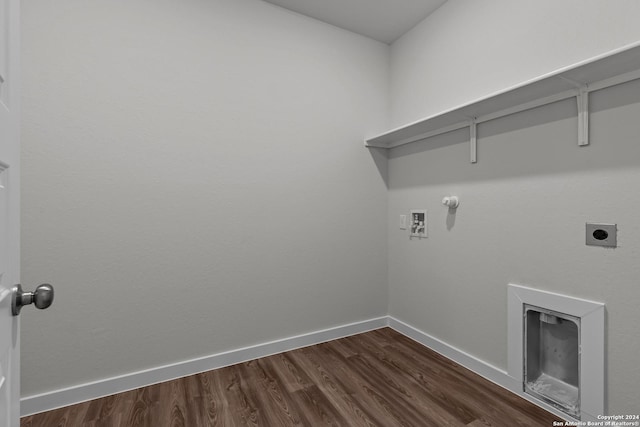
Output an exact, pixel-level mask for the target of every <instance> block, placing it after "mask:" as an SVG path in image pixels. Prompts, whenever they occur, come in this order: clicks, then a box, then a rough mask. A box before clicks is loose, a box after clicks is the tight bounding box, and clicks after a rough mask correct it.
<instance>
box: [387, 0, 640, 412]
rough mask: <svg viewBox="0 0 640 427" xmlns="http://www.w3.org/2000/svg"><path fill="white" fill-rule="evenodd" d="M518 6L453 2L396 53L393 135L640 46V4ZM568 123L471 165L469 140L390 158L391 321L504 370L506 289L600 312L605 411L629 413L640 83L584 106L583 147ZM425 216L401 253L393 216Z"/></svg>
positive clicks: (542, 117)
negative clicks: (536, 291)
mask: <svg viewBox="0 0 640 427" xmlns="http://www.w3.org/2000/svg"><path fill="white" fill-rule="evenodd" d="M512 3H517V5H518V6H515V5H512ZM525 3H526V2H510V1H477V2H475V1H474V2H469V1H457V0H450V1H449V2H447V3H446V4H445V5H444V6H443V7H442V8H440V9H439V10H438V11H436V12H435V13H434V14H433V15H432V16H431V17H429V18H427V20H426V21H424V22H423V23H422V24H421V25H420V26H419V27H417V28H415V29H414V30H413V31H412V32H411V33H409V34H407V35H406V36H405V37H404V38H403V39H400V40H399V41H398V42H397V43H396V44H395V45H393V46H392V82H393V83H392V92H391V94H392V99H393V104H392V105H393V109H392V116H393V120H394V122H397V123H395V124H401V123H406V122H409V121H411V120H415V119H417V118H419V117H421V116H425V115H428V114H433V113H435V112H436V111H438V110H443V109H445V108H448V107H452V106H455V105H456V104H459V103H461V102H464V101H469V100H471V99H474V98H477V97H478V96H482V95H485V94H488V93H491V92H494V91H496V90H498V89H500V88H504V87H506V86H508V85H510V84H515V83H518V82H521V81H525V80H527V79H529V78H531V77H533V76H535V75H539V74H543V73H546V72H550V71H553V70H554V69H557V68H560V67H562V66H566V65H569V64H571V63H574V62H578V61H580V60H584V59H587V58H589V57H591V56H595V55H597V54H600V53H602V52H604V51H606V50H610V49H614V48H617V47H620V46H623V45H625V44H627V43H631V42H632V41H634V40H639V39H640V29H639V28H638V27H637V25H636V24H635V23H632V22H631V21H630V18H629V15H632V16H638V13H639V12H640V9H639V7H640V5H639V4H637V3H635V4H633V5H632V4H631V3H629V2H622V1H621V2H607V3H606V4H605V3H604V2H580V3H581V4H583V6H584V7H583V8H569V7H567V6H568V5H569V4H571V3H573V5H574V6H575V3H576V2H569V1H567V2H529V3H527V4H525ZM600 5H601V6H602V7H600ZM571 11H573V12H575V13H577V14H579V16H580V19H574V17H572V16H571V15H570V12H571ZM614 18H615V19H614ZM598 23H599V25H596V24H598ZM584 25H586V26H587V27H586V28H589V31H591V33H587V31H586V29H585V27H583V26H584ZM533 28H538V29H539V31H538V32H533V31H532V29H533ZM569 28H571V29H575V31H576V33H577V34H575V35H574V34H571V33H570V31H569ZM436 35H437V36H436ZM464 58H466V59H467V63H466V65H465V64H464ZM463 65H464V67H463ZM427 94H429V95H431V96H427ZM448 95H450V96H448ZM576 114H577V111H576V105H575V100H567V101H563V102H559V103H556V104H552V105H549V106H545V107H541V108H538V109H536V110H532V111H528V112H523V113H520V114H516V115H512V116H509V117H504V118H501V119H497V120H493V121H490V122H486V123H482V124H481V125H479V127H478V138H479V139H478V163H477V164H475V165H472V164H470V163H469V145H468V140H469V132H468V130H460V131H456V132H452V133H449V134H446V135H442V136H440V137H437V138H432V139H429V140H426V141H423V142H419V143H415V144H410V145H407V146H404V147H399V148H396V149H392V150H391V151H390V153H389V164H388V168H389V226H388V227H389V286H390V303H389V304H390V305H389V312H390V315H392V316H394V317H396V318H398V319H399V320H402V321H404V322H407V323H409V324H411V325H413V326H414V327H416V328H418V329H420V330H422V331H424V332H426V333H428V334H430V335H432V336H434V337H436V338H439V339H441V340H442V341H444V342H446V343H448V344H450V345H452V346H454V347H457V348H459V349H461V350H463V351H465V352H467V353H469V354H470V355H472V356H475V357H477V358H479V359H481V360H484V361H485V362H487V363H489V364H491V365H494V366H496V367H497V368H499V369H503V370H506V367H507V366H506V365H507V342H506V338H507V325H506V319H507V307H506V303H507V299H506V295H507V284H508V283H517V284H523V285H528V286H531V287H534V288H540V289H545V290H549V291H554V292H558V293H563V294H568V295H572V296H576V297H582V298H586V299H592V300H596V301H602V302H604V303H606V305H607V334H608V342H607V352H608V361H607V369H608V388H607V390H608V399H609V412H610V413H612V414H616V413H636V412H637V409H638V406H637V404H638V400H639V399H640V396H639V394H638V387H637V384H638V382H640V368H639V367H638V364H637V355H638V354H639V353H640V342H639V341H638V340H637V336H638V334H637V325H638V324H640V311H639V310H638V309H637V307H638V306H639V305H640V288H638V277H640V264H639V263H638V255H639V254H640V223H639V222H638V220H637V218H638V215H637V210H638V209H639V208H640V192H639V191H638V184H637V183H638V182H640V144H638V135H639V134H640V121H639V120H638V117H640V82H638V81H636V82H633V83H628V84H625V85H621V86H618V87H613V88H609V89H605V90H602V91H598V92H594V93H592V95H591V145H590V146H588V147H583V148H581V147H578V145H577V118H576ZM451 194H453V195H457V196H459V197H460V200H461V204H460V208H459V209H458V210H457V212H456V213H455V215H453V214H452V215H450V214H449V212H448V211H447V209H446V208H445V207H444V206H442V205H441V200H442V197H443V196H446V195H451ZM422 208H426V209H428V211H429V221H430V223H429V230H428V231H429V238H428V239H425V240H422V241H415V240H414V241H410V240H409V239H408V235H407V231H405V230H400V229H399V228H398V216H399V215H401V214H408V213H409V210H410V209H422ZM587 221H600V222H613V223H617V224H618V227H619V235H618V237H619V247H618V248H616V249H603V248H596V247H587V246H585V243H584V227H585V222H587Z"/></svg>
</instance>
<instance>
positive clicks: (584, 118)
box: [559, 76, 589, 147]
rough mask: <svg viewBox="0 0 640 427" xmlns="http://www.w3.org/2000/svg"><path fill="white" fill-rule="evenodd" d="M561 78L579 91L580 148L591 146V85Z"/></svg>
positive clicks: (577, 97)
mask: <svg viewBox="0 0 640 427" xmlns="http://www.w3.org/2000/svg"><path fill="white" fill-rule="evenodd" d="M559 77H560V78H561V79H562V80H564V81H565V82H567V83H569V84H571V85H572V86H574V87H575V88H576V89H578V94H577V95H576V101H577V102H578V146H580V147H583V146H585V145H589V85H588V84H585V83H581V82H578V81H575V80H573V79H570V78H568V77H565V76H559Z"/></svg>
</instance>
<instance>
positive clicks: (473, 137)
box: [469, 117, 478, 163]
mask: <svg viewBox="0 0 640 427" xmlns="http://www.w3.org/2000/svg"><path fill="white" fill-rule="evenodd" d="M477 130H478V122H477V121H476V118H475V117H474V118H473V119H471V121H470V122H469V146H470V151H471V163H477V162H478V134H477Z"/></svg>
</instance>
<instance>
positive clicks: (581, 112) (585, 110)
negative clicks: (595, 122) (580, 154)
mask: <svg viewBox="0 0 640 427" xmlns="http://www.w3.org/2000/svg"><path fill="white" fill-rule="evenodd" d="M576 99H577V100H578V145H579V146H581V147H582V146H585V145H589V88H588V87H587V85H584V86H582V87H581V88H580V92H578V96H577V97H576Z"/></svg>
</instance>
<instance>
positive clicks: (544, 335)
mask: <svg viewBox="0 0 640 427" xmlns="http://www.w3.org/2000/svg"><path fill="white" fill-rule="evenodd" d="M524 310H525V331H524V353H523V356H524V391H525V393H528V394H531V395H533V396H535V397H536V398H538V399H541V400H543V401H545V402H547V403H549V404H551V405H553V406H554V407H556V408H558V409H559V410H561V411H562V412H564V413H566V414H568V415H570V416H572V417H574V418H578V419H579V417H580V319H579V318H578V317H574V316H570V315H568V314H564V313H558V312H555V311H551V310H547V309H544V308H540V307H535V306H531V305H528V304H525V306H524Z"/></svg>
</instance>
